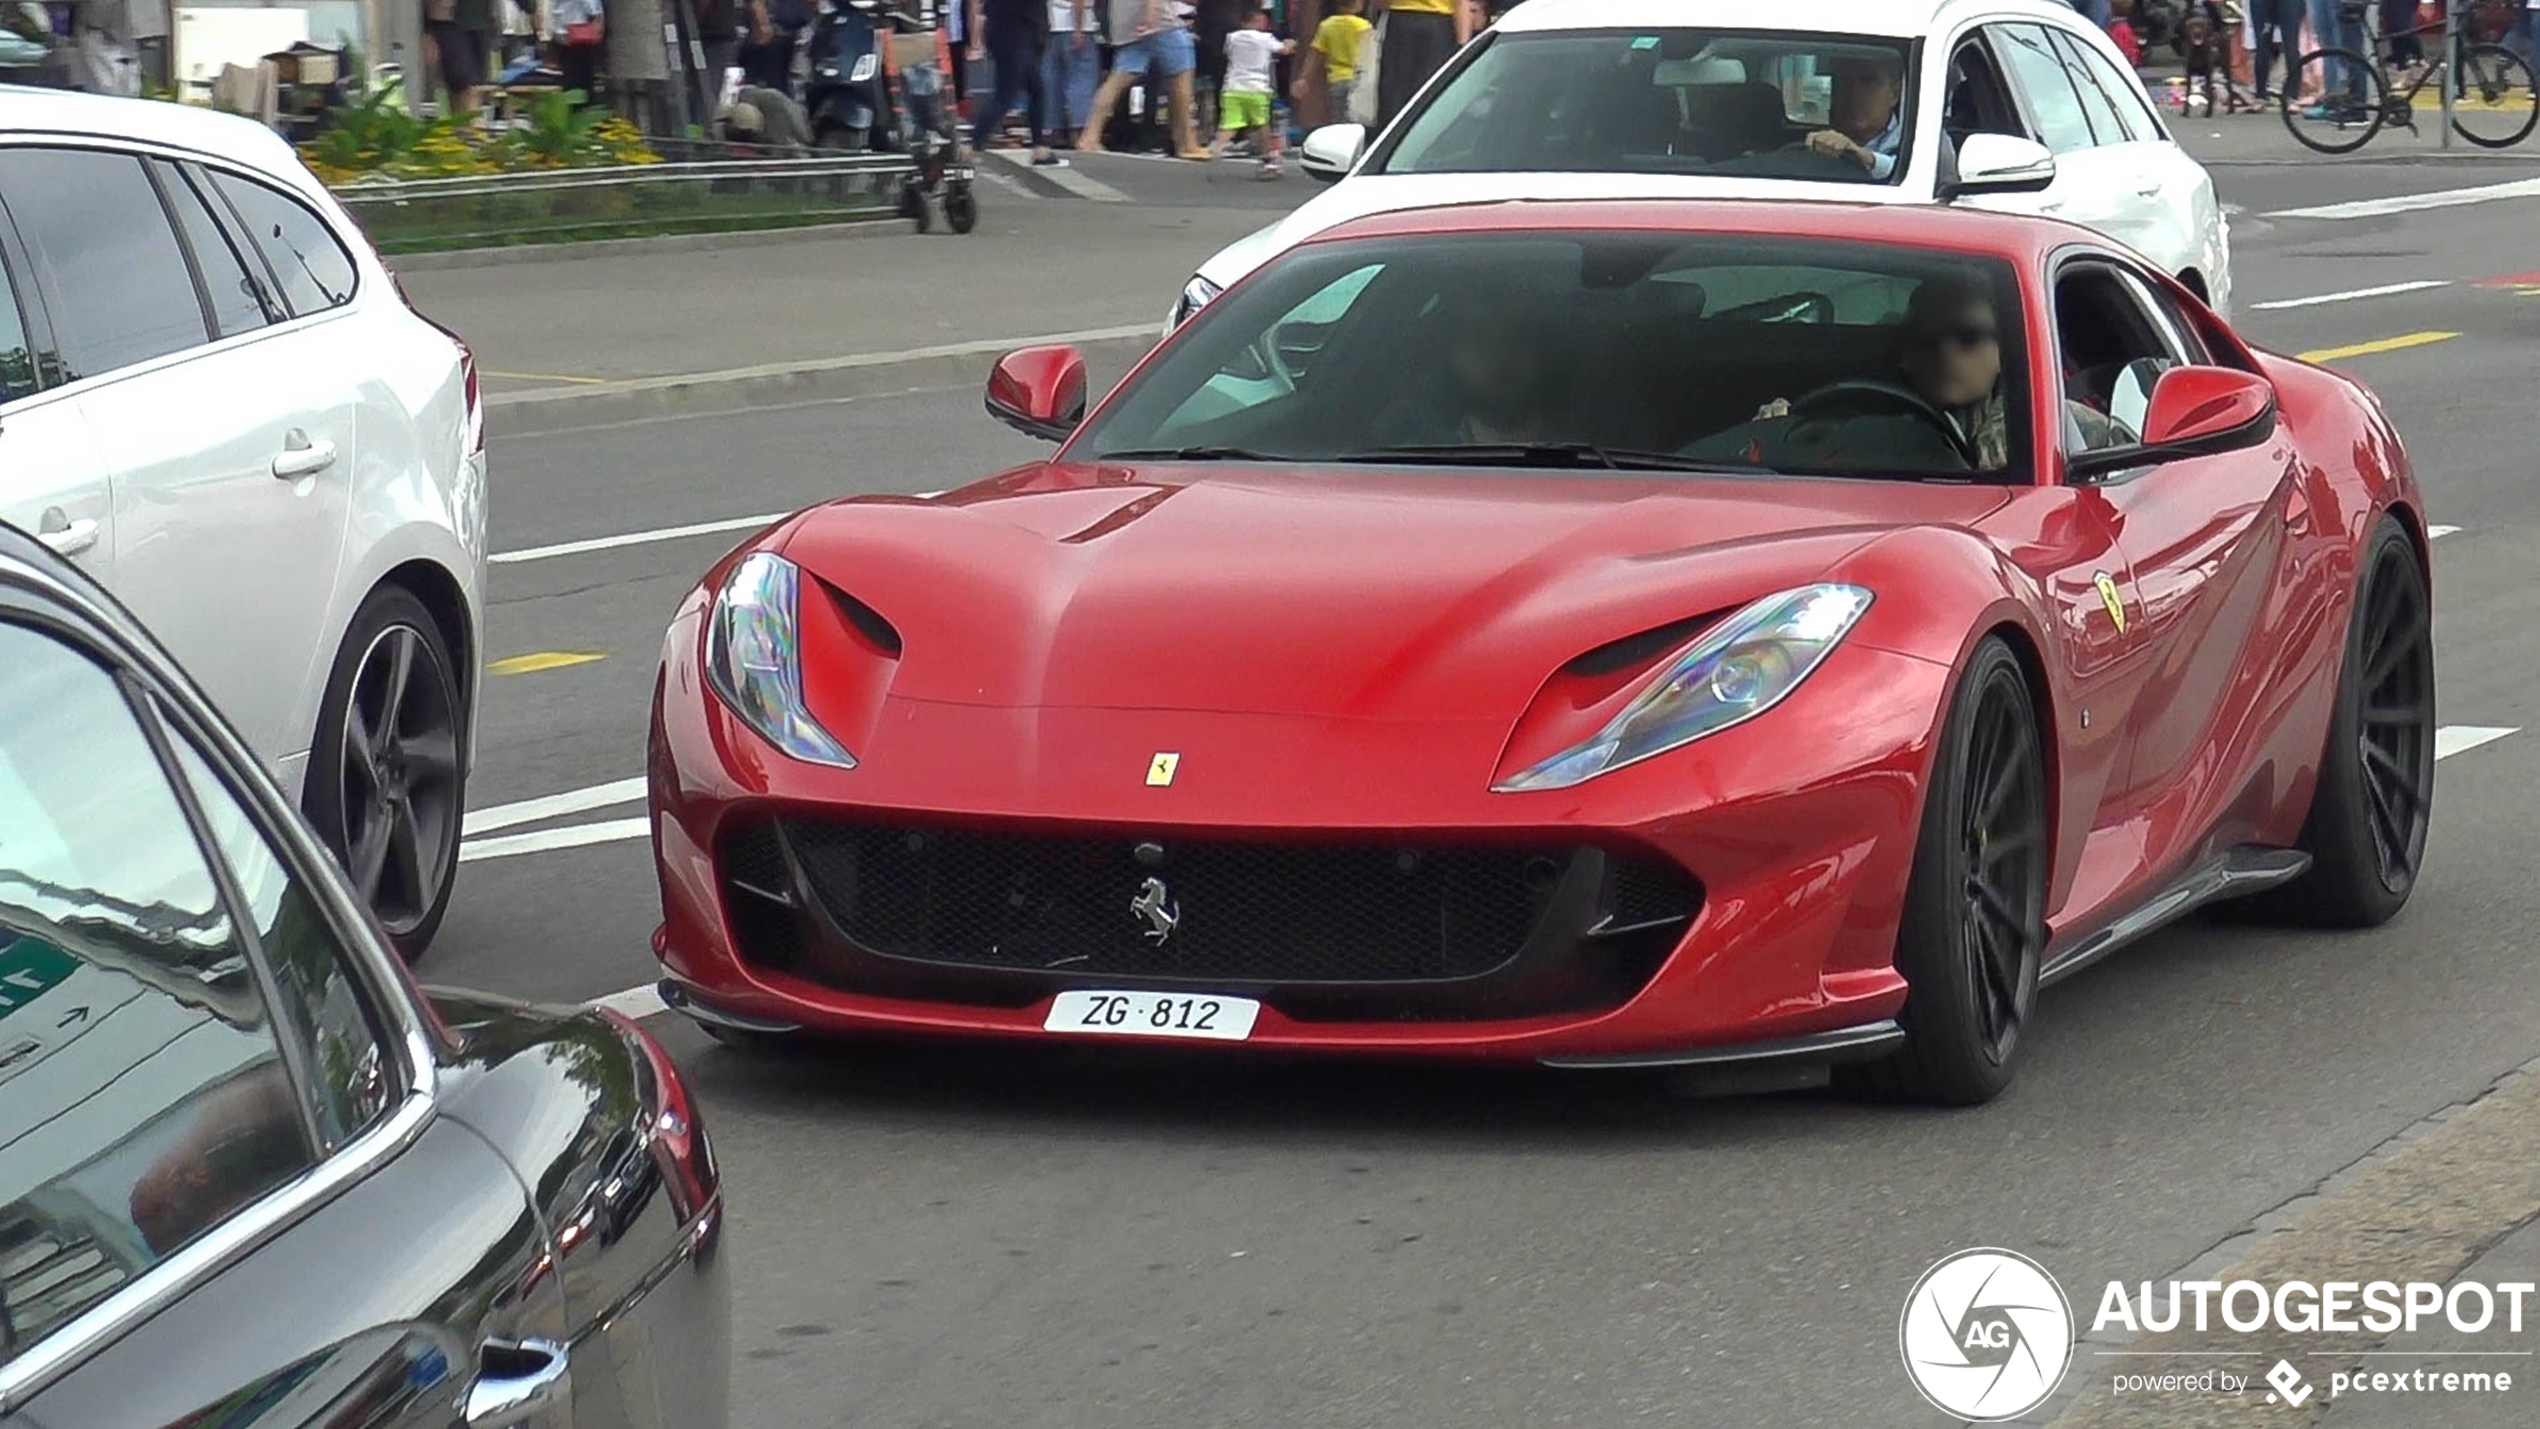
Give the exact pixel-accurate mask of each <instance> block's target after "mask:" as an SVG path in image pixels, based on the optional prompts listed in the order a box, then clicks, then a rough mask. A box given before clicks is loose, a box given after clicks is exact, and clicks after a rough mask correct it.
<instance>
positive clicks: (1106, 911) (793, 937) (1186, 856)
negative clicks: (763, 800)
mask: <svg viewBox="0 0 2540 1429" xmlns="http://www.w3.org/2000/svg"><path fill="white" fill-rule="evenodd" d="M719 853H720V863H721V872H722V882H723V888H724V903H725V915H726V918H727V919H728V920H729V923H730V925H731V927H732V930H733V934H734V938H735V942H736V945H737V949H738V951H739V952H740V953H741V955H742V956H743V957H744V958H745V959H748V960H750V961H752V962H755V963H757V964H759V965H761V966H767V967H771V968H774V969H777V970H781V971H785V972H788V973H792V974H795V975H797V976H802V977H807V978H810V979H812V980H814V981H817V982H821V983H825V984H828V985H831V986H835V987H840V988H842V989H846V990H852V991H870V992H877V993H884V994H887V995H894V996H919V997H938V998H942V999H945V1000H950V1001H965V1002H980V1003H994V1004H1002V1005H1017V1004H1020V1003H1025V1002H1028V1001H1030V1000H1031V999H1033V998H1035V997H1041V996H1046V995H1047V994H1048V992H1049V990H1050V989H1051V988H1053V987H1056V986H1066V985H1077V986H1082V985H1085V984H1086V983H1088V982H1093V983H1097V984H1099V983H1102V982H1105V981H1116V982H1120V983H1192V984H1204V985H1208V986H1213V987H1221V988H1227V989H1236V988H1248V989H1254V990H1258V991H1260V992H1262V993H1264V994H1265V995H1270V996H1273V997H1274V998H1277V999H1278V1000H1279V1001H1280V1002H1281V1005H1282V1006H1283V1007H1286V1008H1289V1009H1290V1010H1291V1015H1296V1016H1304V1017H1330V1018H1343V1017H1348V1016H1355V1015H1379V1014H1381V1015H1384V1016H1403V1017H1459V1016H1461V1017H1479V1016H1490V1015H1499V1016H1511V1015H1519V1014H1520V1013H1522V1012H1524V1011H1532V1010H1550V1009H1552V1008H1555V1007H1565V1008H1566V1007H1577V1006H1585V1005H1610V1004H1612V1003H1614V1002H1617V1001H1619V1000H1620V999H1621V998H1623V997H1626V996H1628V995H1629V994H1630V992H1631V991H1632V990H1634V989H1636V988H1637V987H1638V986H1639V985H1640V984H1641V983H1642V982H1643V981H1645V980H1646V978H1647V976H1648V975H1649V974H1650V973H1652V972H1654V971H1655V968H1656V966H1657V963H1658V961H1659V960H1660V959H1662V958H1663V956H1664V954H1665V952H1666V951H1667V950H1668V949H1670V948H1672V947H1673V945H1674V943H1675V941H1676V939H1677V938H1678V937H1680V936H1681V935H1682V932H1683V929H1684V927H1685V925H1686V924H1687V923H1688V922H1689V921H1690V919H1691V917H1692V915H1693V912H1694V910H1695V908H1696V907H1697V906H1698V904H1699V902H1700V897H1701V892H1700V889H1699V887H1698V886H1697V885H1696V884H1695V883H1694V881H1693V880H1692V879H1691V878H1690V877H1689V876H1687V875H1686V874H1685V873H1684V872H1683V871H1682V870H1681V869H1678V868H1676V867H1675V866H1674V865H1672V864H1669V863H1665V862H1660V861H1654V860H1645V859H1627V858H1623V857H1618V856H1614V855H1609V854H1607V853H1605V852H1603V851H1601V850H1597V849H1592V848H1576V847H1572V848H1561V847H1524V846H1508V845H1499V844H1470V845H1456V844H1443V845H1441V844H1435V843H1425V842H1424V843H1392V842H1373V841H1369V842H1356V843H1331V842H1295V841H1259V840H1229V839H1212V838H1199V837H1192V838H1183V837H1178V836H1168V835H1157V836H1155V837H1150V838H1137V837H1133V836H1121V837H1106V836H1057V837H1049V836H1041V835H1037V834H1023V833H1005V832H983V831H976V830H960V829H932V828H908V827H894V826H883V825H869V824H856V823H843V822H831V821H825V820H807V819H797V820H789V821H787V822H785V823H784V824H782V825H781V826H778V825H756V826H749V827H742V828H738V829H735V830H732V831H729V832H727V834H726V836H725V837H724V838H723V839H722V840H721V842H720V844H719ZM1283 993H1284V994H1285V995H1284V996H1283V995H1282V994H1283Z"/></svg>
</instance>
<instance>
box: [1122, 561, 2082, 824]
mask: <svg viewBox="0 0 2540 1429" xmlns="http://www.w3.org/2000/svg"><path fill="white" fill-rule="evenodd" d="M2091 579H2092V580H2093V581H2094V582H2096V583H2097V585H2098V587H2099V599H2100V601H2101V602H2102V603H2103V604H2105V605H2106V606H2107V607H2108V618H2109V619H2110V620H2113V621H2115V622H2116V623H2117V633H2118V634H2119V635H2123V634H2125V597H2124V596H2121V595H2119V594H2117V583H2116V582H2115V581H2114V580H2112V579H2110V578H2109V575H2108V573H2107V572H2106V571H2101V572H2100V573H2099V574H2097V575H2096V576H2093V577H2091ZM1158 757H1159V758H1161V757H1162V756H1160V755H1159V756H1158ZM1165 777H1166V778H1167V779H1170V778H1172V776H1171V775H1169V774H1168V775H1166V776H1165ZM1147 782H1148V783H1150V784H1152V783H1154V782H1155V781H1154V780H1153V779H1152V778H1150V779H1148V780H1147Z"/></svg>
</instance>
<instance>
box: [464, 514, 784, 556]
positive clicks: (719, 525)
mask: <svg viewBox="0 0 2540 1429" xmlns="http://www.w3.org/2000/svg"><path fill="white" fill-rule="evenodd" d="M793 514H794V513H792V512H790V511H778V512H774V513H771V514H769V515H766V516H735V517H733V518H732V519H731V520H729V521H700V522H697V523H696V524H695V525H693V526H664V527H662V528H661V529H660V530H657V531H629V532H627V533H626V534H624V535H622V536H593V537H592V538H590V539H589V540H587V541H559V542H557V543H556V544H554V545H552V546H531V547H529V548H528V549H527V550H522V551H500V552H497V553H495V554H494V555H491V556H487V557H486V558H485V559H486V560H487V561H489V562H491V563H492V564H494V565H498V566H508V565H511V564H512V563H514V562H516V561H543V560H547V559H549V558H551V557H555V556H579V555H581V554H583V553H584V552H586V551H613V550H616V549H617V548H618V547H620V546H643V545H649V544H651V543H652V542H655V541H676V540H678V539H680V538H681V537H683V536H712V535H716V534H718V533H720V532H725V531H755V530H758V529H760V528H761V527H766V526H773V525H775V524H776V523H777V522H779V521H782V520H784V519H785V518H786V517H788V516H791V515H793Z"/></svg>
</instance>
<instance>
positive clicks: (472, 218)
mask: <svg viewBox="0 0 2540 1429" xmlns="http://www.w3.org/2000/svg"><path fill="white" fill-rule="evenodd" d="M908 169H909V165H908V161H907V160H906V159H904V158H902V157H900V156H899V155H896V154H835V155H823V156H820V157H816V158H786V159H734V160H719V161H708V162H698V163H668V164H640V165H629V166H626V167H622V168H590V169H538V170H531V171H528V172H525V173H516V174H488V175H481V176H469V177H464V178H451V179H407V180H398V179H390V178H384V177H383V178H369V179H363V180H360V181H357V182H354V183H350V184H345V185H342V186H340V187H338V188H337V189H336V190H335V196H336V197H337V198H338V199H339V200H341V201H342V202H343V204H344V206H345V207H346V208H347V209H349V210H350V211H351V212H352V214H353V217H354V218H355V220H357V221H358V222H359V223H360V224H361V225H362V228H363V229H364V231H366V232H367V233H368V234H369V235H370V239H371V242H372V243H374V244H376V245H377V246H378V248H379V250H380V251H381V252H382V253H389V254H397V253H431V252H439V251H443V250H447V249H456V248H492V247H502V246H505V245H509V244H519V243H568V242H578V241H581V240H585V239H594V238H633V237H649V236H653V235H657V234H669V233H716V232H731V231H737V230H743V229H759V228H791V227H799V226H804V225H809V224H820V223H842V222H852V221H855V220H857V219H866V218H883V217H887V216H889V215H890V214H891V213H892V212H893V211H894V205H895V198H896V193H897V189H898V185H899V181H900V178H901V176H902V175H904V174H906V173H907V172H908Z"/></svg>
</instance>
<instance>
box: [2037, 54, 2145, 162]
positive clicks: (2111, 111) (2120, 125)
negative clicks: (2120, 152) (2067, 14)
mask: <svg viewBox="0 0 2540 1429" xmlns="http://www.w3.org/2000/svg"><path fill="white" fill-rule="evenodd" d="M2046 37H2047V39H2048V40H2049V41H2050V42H2052V43H2053V45H2054V47H2055V55H2056V58H2058V59H2060V60H2062V61H2063V62H2064V73H2065V74H2066V75H2069V76H2070V77H2071V78H2072V82H2073V92H2074V93H2075V94H2078V95H2080V96H2081V109H2082V113H2084V114H2085V115H2088V116H2089V118H2090V132H2092V133H2093V134H2096V135H2098V136H2099V142H2100V143H2102V144H2123V143H2127V142H2129V141H2131V140H2135V139H2140V138H2142V137H2143V136H2142V135H2140V134H2137V133H2135V132H2134V129H2133V126H2131V125H2129V124H2127V123H2126V122H2125V118H2124V116H2123V115H2121V114H2120V113H2119V112H2118V110H2117V106H2116V99H2115V97H2114V96H2112V95H2110V94H2108V93H2107V92H2106V91H2105V90H2104V89H2102V88H2101V87H2100V84H2099V81H2098V79H2097V77H2095V76H2094V75H2092V74H2091V72H2090V66H2089V65H2088V64H2087V63H2086V62H2085V61H2084V60H2083V58H2082V49H2081V46H2080V45H2078V44H2075V43H2074V42H2073V37H2072V36H2070V35H2067V34H2064V33H2062V32H2060V31H2054V30H2050V31H2048V32H2047V36H2046Z"/></svg>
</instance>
